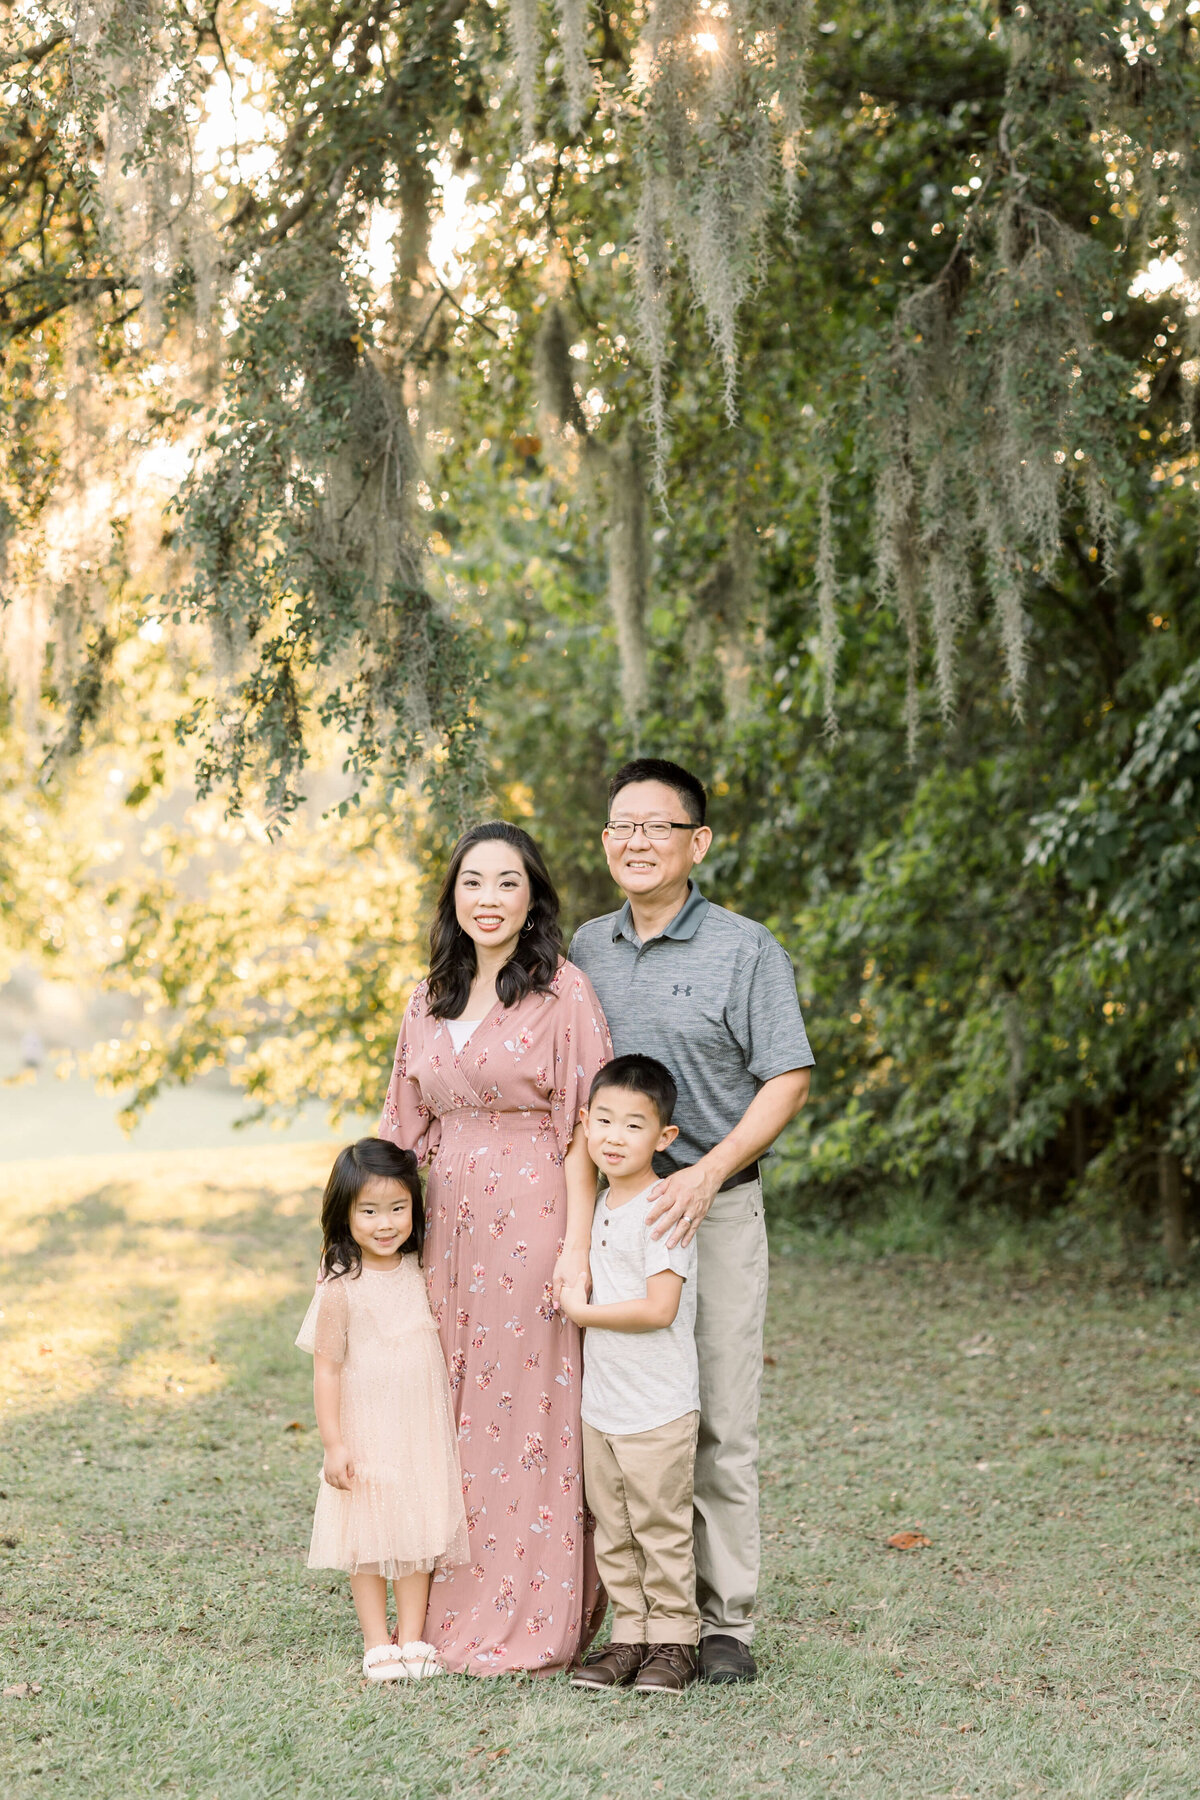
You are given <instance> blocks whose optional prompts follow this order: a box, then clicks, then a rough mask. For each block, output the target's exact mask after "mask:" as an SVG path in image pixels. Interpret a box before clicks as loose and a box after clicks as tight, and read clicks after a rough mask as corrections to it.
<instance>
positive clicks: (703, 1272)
mask: <svg viewBox="0 0 1200 1800" xmlns="http://www.w3.org/2000/svg"><path fill="white" fill-rule="evenodd" d="M696 1245H697V1250H698V1253H699V1254H698V1266H697V1273H696V1353H697V1357H698V1359H699V1363H700V1435H699V1440H698V1442H697V1446H696V1482H695V1507H696V1520H695V1537H696V1594H697V1598H698V1600H699V1603H700V1618H701V1632H702V1634H703V1635H704V1636H705V1637H707V1636H709V1635H710V1634H711V1633H714V1632H721V1633H724V1634H726V1635H728V1636H729V1637H735V1638H739V1639H740V1640H741V1641H742V1643H744V1644H748V1643H749V1642H750V1639H751V1638H752V1637H753V1635H754V1620H753V1612H754V1599H755V1594H756V1593H757V1590H758V1566H759V1528H758V1401H759V1394H760V1392H761V1389H762V1367H763V1360H762V1359H763V1351H762V1341H763V1322H764V1320H765V1317H766V1310H767V1228H766V1222H765V1220H764V1218H763V1199H762V1186H761V1184H760V1183H759V1182H758V1181H748V1182H746V1183H744V1184H743V1186H741V1187H736V1188H730V1189H729V1191H728V1193H724V1194H718V1195H717V1197H716V1199H715V1200H714V1201H713V1204H712V1209H711V1211H710V1212H709V1214H708V1216H707V1218H706V1219H705V1221H704V1223H703V1224H702V1225H701V1227H700V1229H699V1231H698V1232H697V1234H696Z"/></svg>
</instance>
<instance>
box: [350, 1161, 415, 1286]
mask: <svg viewBox="0 0 1200 1800" xmlns="http://www.w3.org/2000/svg"><path fill="white" fill-rule="evenodd" d="M412 1228H413V1203H412V1195H411V1194H410V1193H409V1191H408V1189H407V1188H406V1187H405V1185H404V1183H403V1182H402V1181H389V1180H388V1179H387V1177H386V1176H383V1175H372V1176H370V1177H369V1178H368V1179H367V1180H366V1181H365V1182H364V1183H363V1185H362V1188H361V1189H360V1191H359V1194H358V1197H357V1199H356V1200H355V1202H354V1204H353V1206H352V1207H351V1208H350V1236H351V1237H352V1238H353V1239H354V1241H355V1243H356V1244H357V1245H358V1247H359V1249H360V1250H361V1251H362V1259H363V1266H364V1267H365V1268H368V1269H372V1268H375V1269H377V1268H384V1267H386V1266H387V1265H388V1264H389V1263H393V1262H395V1260H396V1258H397V1256H398V1255H399V1253H400V1246H401V1244H405V1243H407V1242H408V1239H409V1238H410V1237H411V1235H412Z"/></svg>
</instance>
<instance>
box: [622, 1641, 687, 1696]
mask: <svg viewBox="0 0 1200 1800" xmlns="http://www.w3.org/2000/svg"><path fill="white" fill-rule="evenodd" d="M695 1679H696V1648H695V1645H694V1644H651V1645H650V1650H649V1654H648V1655H647V1657H646V1660H645V1662H644V1663H643V1664H642V1666H641V1668H640V1669H639V1670H638V1678H637V1680H636V1681H635V1682H634V1684H633V1691H634V1693H635V1694H682V1692H683V1690H684V1688H689V1687H691V1685H692V1683H693V1681H695Z"/></svg>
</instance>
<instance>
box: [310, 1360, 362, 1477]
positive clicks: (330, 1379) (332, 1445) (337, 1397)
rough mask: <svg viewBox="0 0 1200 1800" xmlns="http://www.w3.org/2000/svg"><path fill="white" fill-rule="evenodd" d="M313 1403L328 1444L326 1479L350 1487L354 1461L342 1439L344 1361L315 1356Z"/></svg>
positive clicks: (325, 1442) (324, 1438)
mask: <svg viewBox="0 0 1200 1800" xmlns="http://www.w3.org/2000/svg"><path fill="white" fill-rule="evenodd" d="M313 1406H314V1408H315V1410H316V1414H317V1430H318V1431H319V1432H320V1434H321V1442H322V1443H323V1444H324V1446H325V1479H326V1481H327V1482H328V1483H329V1485H330V1487H335V1488H349V1487H350V1485H351V1483H352V1482H353V1480H354V1465H353V1464H352V1463H351V1461H350V1452H349V1451H348V1450H347V1449H346V1446H345V1444H343V1442H342V1365H341V1363H339V1362H334V1360H333V1358H332V1356H322V1355H321V1354H320V1352H318V1353H317V1354H316V1355H315V1356H314V1357H313Z"/></svg>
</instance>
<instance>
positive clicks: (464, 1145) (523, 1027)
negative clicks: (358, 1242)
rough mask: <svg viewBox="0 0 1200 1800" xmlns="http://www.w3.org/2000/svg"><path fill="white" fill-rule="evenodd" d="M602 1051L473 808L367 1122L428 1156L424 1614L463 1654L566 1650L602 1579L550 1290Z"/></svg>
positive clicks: (590, 1184)
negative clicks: (581, 1125) (433, 1567)
mask: <svg viewBox="0 0 1200 1800" xmlns="http://www.w3.org/2000/svg"><path fill="white" fill-rule="evenodd" d="M611 1055H612V1045H611V1043H610V1041H609V1035H608V1026H607V1025H606V1023H605V1020H604V1014H603V1013H602V1012H601V1010H600V1004H599V1002H598V1001H597V999H596V996H595V994H594V993H593V992H592V988H591V984H590V983H589V981H588V979H587V977H586V976H585V975H584V974H583V973H582V972H581V971H580V970H579V969H577V968H575V966H574V964H573V963H569V962H567V961H566V960H565V959H564V957H563V955H562V937H561V933H560V931H559V925H558V896H557V894H556V893H555V891H554V886H553V883H552V882H551V880H550V876H549V874H548V873H547V871H546V865H545V863H544V862H543V861H542V857H541V853H540V852H539V850H538V847H537V845H536V844H535V843H534V841H533V839H532V838H531V837H530V836H529V835H528V834H527V833H526V832H524V831H521V830H520V829H519V827H517V826H515V825H506V824H503V823H492V824H487V825H477V826H475V827H474V828H473V829H472V830H471V831H468V832H467V833H466V834H465V835H464V836H463V837H462V838H460V839H459V841H458V843H457V844H456V845H455V848H454V854H453V856H452V857H451V859H450V866H449V868H448V869H447V871H446V878H445V881H444V882H443V883H442V890H441V893H440V895H439V896H438V902H437V910H436V913H435V915H434V920H433V926H432V929H431V931H430V957H429V974H428V976H427V978H426V979H425V980H424V981H423V982H421V983H420V984H419V985H418V987H417V988H416V989H415V991H414V993H413V996H412V999H411V1000H410V1001H409V1003H408V1008H407V1010H406V1012H405V1014H404V1022H403V1025H402V1026H401V1029H400V1041H399V1043H398V1045H397V1047H396V1065H395V1069H394V1071H393V1074H392V1081H391V1086H390V1087H389V1088H388V1094H387V1100H386V1102H385V1104H384V1109H383V1119H382V1122H381V1124H380V1127H379V1134H380V1136H381V1137H385V1138H390V1139H391V1140H392V1142H394V1143H397V1144H400V1145H402V1146H404V1148H406V1149H410V1150H415V1152H416V1154H417V1156H418V1158H419V1159H420V1160H422V1161H425V1160H426V1159H428V1160H429V1187H428V1194H427V1199H426V1217H427V1221H428V1223H427V1232H428V1236H427V1240H426V1246H425V1266H426V1270H427V1280H428V1283H429V1299H430V1304H431V1306H432V1308H433V1315H434V1318H435V1319H436V1320H437V1323H438V1329H439V1331H440V1332H441V1336H442V1348H443V1349H444V1351H445V1353H446V1362H447V1364H448V1365H449V1369H450V1385H451V1388H452V1390H453V1394H454V1407H455V1414H456V1418H457V1422H458V1434H459V1447H460V1450H461V1453H462V1465H463V1491H464V1496H465V1499H466V1505H467V1524H468V1528H469V1531H470V1544H471V1562H470V1564H469V1566H465V1567H462V1568H458V1569H452V1570H449V1571H447V1572H446V1573H445V1574H444V1575H443V1576H442V1577H441V1578H439V1579H437V1580H435V1582H434V1584H433V1587H432V1589H431V1592H430V1597H429V1617H428V1619H427V1621H426V1627H425V1632H426V1637H427V1638H428V1640H429V1642H430V1643H432V1644H435V1645H436V1646H437V1648H438V1650H439V1651H440V1653H441V1655H442V1657H443V1659H444V1661H445V1664H446V1667H447V1668H449V1669H454V1670H458V1671H460V1672H465V1673H469V1674H473V1675H491V1674H496V1673H499V1672H500V1671H502V1670H505V1669H542V1670H545V1669H557V1668H565V1667H567V1666H569V1665H570V1663H571V1662H572V1661H573V1660H574V1658H575V1655H576V1653H577V1651H578V1649H579V1647H580V1642H581V1639H582V1638H583V1637H584V1635H585V1634H586V1633H587V1632H588V1631H589V1629H590V1625H589V1615H590V1613H591V1612H592V1610H593V1608H594V1606H595V1604H596V1601H597V1599H598V1598H599V1584H598V1583H597V1581H596V1577H595V1571H594V1566H593V1565H592V1563H591V1555H590V1549H591V1547H590V1543H589V1544H588V1545H587V1546H586V1548H587V1552H588V1557H587V1565H586V1567H585V1560H584V1553H585V1540H584V1507H583V1475H582V1469H583V1458H582V1454H581V1450H580V1432H579V1381H580V1358H579V1333H578V1330H577V1329H576V1327H575V1326H573V1325H572V1324H571V1323H570V1322H569V1321H568V1320H567V1319H565V1318H564V1317H563V1315H562V1314H561V1313H559V1312H558V1311H557V1310H556V1309H555V1305H554V1297H553V1296H554V1282H555V1280H556V1279H558V1278H560V1277H564V1278H566V1279H571V1278H572V1277H573V1276H574V1275H575V1274H576V1273H578V1272H579V1271H581V1270H583V1269H586V1267H587V1256H588V1243H589V1239H590V1234H591V1222H592V1207H593V1202H594V1199H595V1192H596V1185H595V1184H596V1176H595V1170H594V1169H593V1167H592V1164H591V1161H590V1159H589V1157H588V1154H587V1147H586V1145H585V1143H584V1140H583V1133H582V1131H579V1130H577V1129H576V1124H577V1121H578V1117H579V1109H580V1107H581V1106H582V1105H583V1104H584V1103H585V1102H586V1100H587V1095H588V1089H589V1087H590V1085H591V1081H592V1077H593V1076H594V1075H595V1073H596V1071H597V1069H599V1068H600V1067H601V1065H602V1064H603V1063H604V1062H605V1061H607V1059H608V1058H609V1057H610V1056H611Z"/></svg>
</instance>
